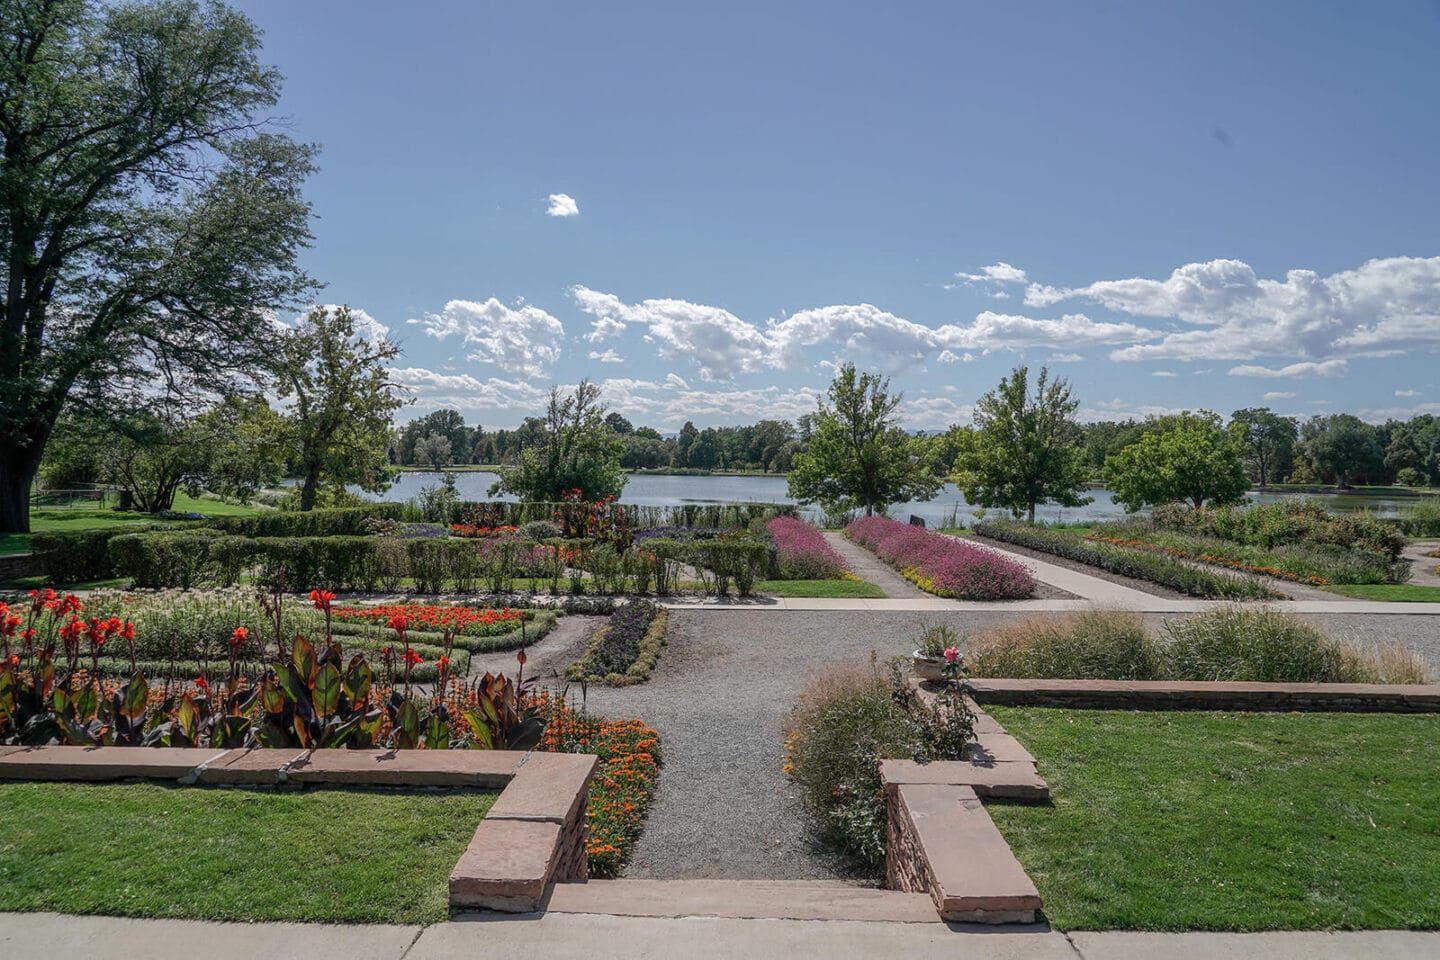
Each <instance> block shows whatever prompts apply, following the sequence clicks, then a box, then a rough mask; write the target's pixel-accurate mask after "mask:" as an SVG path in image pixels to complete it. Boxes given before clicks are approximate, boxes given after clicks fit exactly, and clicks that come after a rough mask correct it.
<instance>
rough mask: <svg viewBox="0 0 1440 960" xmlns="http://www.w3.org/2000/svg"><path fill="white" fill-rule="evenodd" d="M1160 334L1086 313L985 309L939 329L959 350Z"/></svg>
mask: <svg viewBox="0 0 1440 960" xmlns="http://www.w3.org/2000/svg"><path fill="white" fill-rule="evenodd" d="M1158 336H1159V334H1158V333H1156V332H1154V331H1153V330H1146V329H1145V328H1143V327H1137V326H1136V325H1135V324H1133V323H1108V322H1104V321H1097V320H1091V319H1090V318H1089V317H1087V316H1085V315H1084V314H1083V313H1067V314H1065V315H1064V316H1062V317H1061V318H1060V319H1058V320H1037V319H1035V318H1033V317H1023V316H1017V315H1015V314H1006V313H995V312H993V311H991V310H985V311H983V312H981V313H979V314H977V315H976V317H975V322H974V323H972V324H970V325H969V326H964V327H962V326H956V325H953V324H947V325H946V326H943V327H940V328H939V329H937V330H936V331H935V339H936V341H937V342H938V344H940V345H943V346H947V347H951V348H955V349H992V350H997V349H1010V350H1013V349H1017V348H1020V347H1041V346H1053V347H1059V346H1071V345H1076V344H1086V345H1089V344H1112V343H1134V342H1136V341H1137V340H1152V339H1154V338H1156V337H1158Z"/></svg>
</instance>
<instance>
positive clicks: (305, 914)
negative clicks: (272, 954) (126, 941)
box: [0, 783, 495, 953]
mask: <svg viewBox="0 0 1440 960" xmlns="http://www.w3.org/2000/svg"><path fill="white" fill-rule="evenodd" d="M494 796H495V795H494V794H481V793H417V792H378V791H376V792H369V791H358V790H312V791H306V792H303V793H290V792H284V793H277V792H274V791H261V790H242V789H218V788H202V787H166V786H158V785H154V784H103V785H102V784H69V783H7V784H0V823H5V824H7V829H6V830H4V831H3V833H0V910H55V911H59V912H61V913H99V914H112V915H120V916H135V917H193V918H198V919H219V920H312V921H327V922H349V923H357V922H359V923H430V922H434V921H437V920H443V919H445V918H446V917H447V916H448V915H449V907H448V904H449V894H448V888H447V882H446V881H447V879H448V878H449V876H450V870H451V868H453V867H454V866H455V862H456V861H457V860H458V859H459V858H460V854H461V853H462V852H463V851H464V849H465V846H466V844H468V843H469V842H470V838H471V836H473V835H474V833H475V827H476V825H477V824H479V822H480V820H481V818H482V817H484V815H485V812H486V811H487V810H489V809H490V804H491V803H493V802H494ZM199 952H201V953H203V952H204V951H203V949H200V951H199Z"/></svg>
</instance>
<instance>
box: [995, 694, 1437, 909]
mask: <svg viewBox="0 0 1440 960" xmlns="http://www.w3.org/2000/svg"><path fill="white" fill-rule="evenodd" d="M989 712H990V713H991V715H992V716H994V717H995V719H997V720H998V721H1000V723H1002V724H1004V726H1005V728H1006V729H1007V730H1009V731H1010V732H1011V733H1012V734H1014V735H1015V736H1016V737H1018V738H1019V739H1020V741H1021V742H1022V743H1024V744H1025V746H1026V747H1027V748H1028V749H1029V750H1030V752H1031V753H1033V754H1034V755H1035V756H1036V758H1037V759H1038V761H1039V766H1040V773H1041V774H1042V775H1043V776H1044V777H1045V779H1046V780H1047V781H1048V782H1049V784H1050V788H1051V793H1052V797H1053V801H1054V802H1053V806H1023V805H1019V804H1013V805H1012V804H1002V803H992V804H989V805H988V809H989V811H990V813H991V815H992V816H993V817H994V819H995V822H996V824H997V825H998V826H999V827H1000V829H1001V831H1002V832H1003V833H1004V834H1005V837H1006V839H1007V840H1008V841H1009V842H1010V845H1011V847H1012V848H1013V849H1014V850H1015V853H1016V856H1018V857H1019V858H1020V862H1021V863H1023V864H1024V866H1025V869H1026V871H1027V872H1028V873H1029V874H1030V876H1031V878H1032V879H1033V880H1034V881H1035V884H1036V886H1037V887H1039V889H1040V894H1041V896H1042V897H1044V900H1045V913H1046V915H1047V916H1048V918H1049V919H1050V921H1051V923H1053V924H1054V925H1055V926H1056V927H1059V928H1061V929H1064V930H1095V929H1112V928H1113V929H1142V930H1271V929H1301V930H1311V929H1332V928H1340V929H1352V928H1353V929H1383V928H1397V929H1416V928H1425V929H1434V928H1436V927H1440V884H1437V883H1436V882H1435V876H1436V870H1437V865H1440V796H1437V794H1436V792H1435V789H1434V785H1435V783H1436V782H1437V778H1440V716H1435V715H1424V716H1405V715H1387V714H1369V715H1364V714H1361V715H1355V714H1352V715H1346V714H1228V713H1178V712H1175V713H1171V712H1155V713H1132V712H1123V711H1082V710H1046V709H1037V708H1003V707H993V708H989Z"/></svg>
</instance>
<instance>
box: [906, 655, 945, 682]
mask: <svg viewBox="0 0 1440 960" xmlns="http://www.w3.org/2000/svg"><path fill="white" fill-rule="evenodd" d="M910 659H911V661H912V662H913V663H914V665H915V667H914V671H915V676H917V677H919V678H920V679H921V680H934V681H936V682H939V681H941V680H944V679H945V658H944V657H927V656H926V655H925V654H923V653H921V652H920V651H919V650H916V651H915V652H914V653H912V654H911V655H910Z"/></svg>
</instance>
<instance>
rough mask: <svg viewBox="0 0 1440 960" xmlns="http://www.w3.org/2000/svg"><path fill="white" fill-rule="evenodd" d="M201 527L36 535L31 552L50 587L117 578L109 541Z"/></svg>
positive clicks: (140, 526)
mask: <svg viewBox="0 0 1440 960" xmlns="http://www.w3.org/2000/svg"><path fill="white" fill-rule="evenodd" d="M204 526H205V523H204V522H203V521H199V520H195V521H190V522H183V523H166V524H163V525H161V524H148V523H147V524H136V525H135V526H124V527H105V528H102V529H99V530H67V531H64V532H47V533H35V534H32V535H31V537H30V548H31V551H32V552H33V553H34V555H35V560H36V562H37V564H38V565H39V567H40V572H41V573H42V574H44V576H45V577H46V579H48V580H49V581H50V582H51V583H55V584H66V583H83V582H85V581H87V580H106V579H109V578H110V577H113V576H116V573H115V565H114V563H113V562H112V560H111V557H110V541H111V540H114V539H115V538H116V537H123V536H131V535H134V534H137V533H143V532H146V531H154V530H165V531H172V532H173V531H181V530H194V529H196V528H199V527H204Z"/></svg>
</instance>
